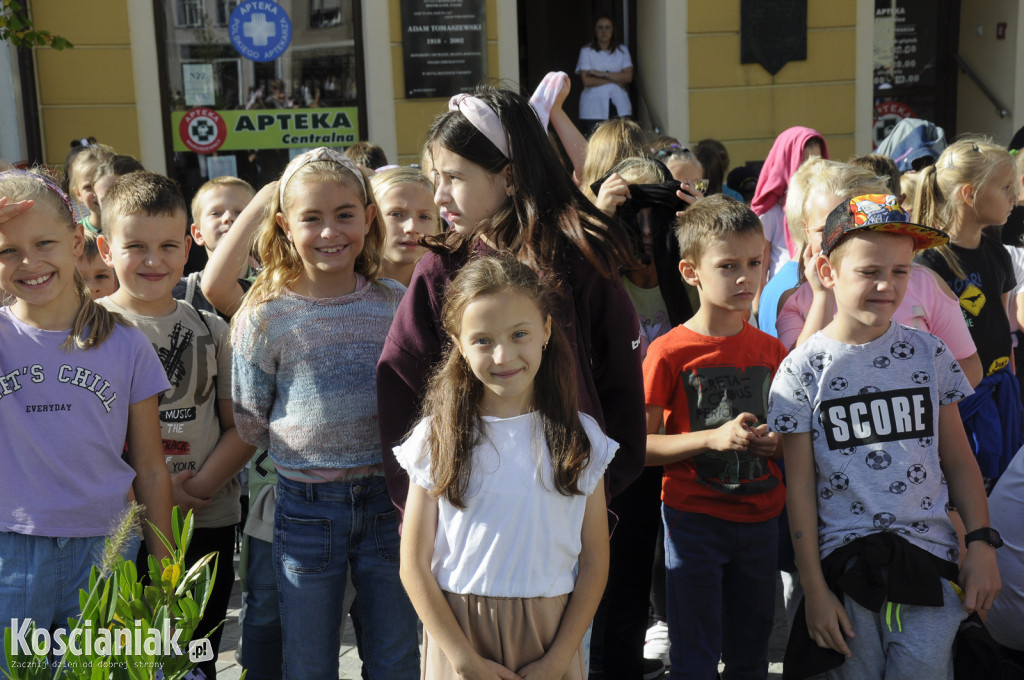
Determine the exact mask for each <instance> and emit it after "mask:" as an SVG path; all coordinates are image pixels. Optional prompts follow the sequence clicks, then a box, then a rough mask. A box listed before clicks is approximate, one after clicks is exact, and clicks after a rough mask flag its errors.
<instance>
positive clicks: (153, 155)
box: [7, 0, 1024, 171]
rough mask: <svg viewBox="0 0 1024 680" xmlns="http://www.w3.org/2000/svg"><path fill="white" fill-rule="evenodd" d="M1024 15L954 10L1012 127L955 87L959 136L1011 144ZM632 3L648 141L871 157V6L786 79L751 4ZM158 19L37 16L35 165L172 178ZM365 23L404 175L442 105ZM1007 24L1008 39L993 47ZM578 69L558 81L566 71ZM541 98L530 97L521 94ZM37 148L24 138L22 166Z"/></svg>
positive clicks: (507, 39) (496, 20) (52, 0)
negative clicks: (92, 156)
mask: <svg viewBox="0 0 1024 680" xmlns="http://www.w3.org/2000/svg"><path fill="white" fill-rule="evenodd" d="M168 1H169V2H170V1H177V2H179V3H180V2H182V0H168ZM766 1H767V0H766ZM189 2H192V3H203V2H208V3H210V5H211V8H210V9H209V11H210V12H211V13H212V6H213V4H214V3H215V2H224V0H189ZM522 2H523V0H520V1H519V2H517V1H516V0H486V3H485V9H486V30H487V40H486V51H487V74H488V76H489V77H490V78H492V79H494V80H503V81H505V82H511V83H519V82H520V66H521V61H522V59H521V56H522V55H520V53H519V49H520V48H519V45H520V34H521V31H529V30H530V26H529V25H521V19H520V17H519V15H518V12H519V8H520V7H522ZM234 4H237V3H234ZM894 4H895V3H894ZM1022 4H1024V0H989V1H988V2H986V3H970V2H963V3H962V5H961V6H960V7H959V15H960V29H959V34H960V40H959V49H960V52H961V54H962V55H963V56H964V57H965V58H966V59H968V60H969V61H970V62H971V63H972V66H973V69H974V70H975V71H976V72H978V74H979V76H980V78H981V80H982V81H986V80H987V85H988V87H989V88H990V89H991V90H992V91H994V92H995V93H996V94H997V95H998V97H999V98H1000V99H1001V100H1002V102H1003V104H1004V106H1003V108H1004V109H1005V110H1006V111H1007V115H1005V116H1000V115H999V112H998V111H997V109H996V107H995V106H994V105H993V103H992V102H990V101H989V100H988V99H987V98H986V97H985V96H984V95H983V94H981V92H980V90H978V89H977V86H976V85H975V84H974V82H973V81H971V80H970V79H968V78H966V76H964V75H962V74H960V75H959V76H958V82H957V88H958V90H957V91H958V99H957V102H956V112H957V121H958V125H957V130H956V131H957V132H964V131H971V132H980V133H988V134H990V135H992V136H994V137H995V138H996V140H997V141H1000V142H1005V141H1007V140H1008V139H1009V137H1010V136H1011V135H1012V134H1013V131H1014V130H1016V129H1017V128H1018V127H1020V126H1021V125H1022V124H1024V115H1022V114H1024V84H1022V83H1024V80H1022V78H1020V77H1019V76H1020V75H1022V74H1024V68H1022V62H1024V41H1022V36H1021V35H1020V33H1021V32H1020V31H1019V30H1018V20H1019V17H1020V16H1021V11H1020V10H1021V6H1022ZM625 5H626V7H627V11H628V13H629V17H630V19H631V20H632V21H633V22H634V23H635V26H634V30H633V35H635V44H630V45H629V47H630V50H631V52H632V54H633V59H634V62H635V64H636V69H635V73H636V82H635V88H634V95H635V98H642V99H643V105H642V106H640V107H637V110H639V111H640V113H639V116H638V117H639V119H640V121H641V123H642V124H645V126H646V127H647V128H648V129H649V130H651V131H652V132H653V130H654V129H655V128H657V130H658V131H659V132H661V133H664V134H672V135H674V136H676V137H678V138H680V139H681V140H683V141H684V142H688V141H691V140H692V141H696V140H698V139H702V138H707V137H711V138H715V139H719V140H721V141H722V142H724V143H725V145H726V147H727V149H728V150H729V152H730V155H731V158H732V164H733V165H734V166H735V165H739V164H742V163H744V162H746V161H757V160H760V159H763V158H764V157H765V155H766V154H767V152H768V150H769V148H770V147H771V144H772V141H773V140H774V138H775V136H776V135H777V134H778V133H779V132H781V131H782V130H784V129H786V128H787V127H790V126H792V125H806V126H809V127H813V128H815V129H817V130H818V131H820V132H821V133H822V134H823V135H824V136H825V138H826V139H827V141H828V145H829V149H830V151H831V155H832V157H833V158H837V159H845V158H848V157H850V156H852V155H854V154H860V153H867V152H869V151H870V150H871V148H872V131H873V130H872V126H873V101H874V98H875V97H876V93H875V91H874V90H873V80H872V70H873V65H874V63H875V57H876V55H875V50H876V46H875V30H876V25H877V19H876V9H877V3H876V1H875V0H808V2H807V58H806V60H803V61H793V62H790V63H788V64H786V65H785V66H784V67H783V68H782V69H781V70H780V71H779V72H778V73H777V74H776V75H775V76H772V75H770V74H769V73H768V72H767V71H766V70H765V69H764V68H763V67H761V66H760V65H758V64H741V63H740V59H739V53H740V8H741V0H718V1H716V2H714V3H706V2H704V3H701V2H690V1H688V0H637V1H636V2H635V3H625ZM982 5H984V6H982ZM232 6H233V5H232ZM159 8H160V2H159V1H158V2H150V1H149V0H90V2H81V1H80V0H35V1H34V2H32V3H31V9H32V13H33V18H34V20H35V23H36V26H37V27H39V28H43V29H45V30H49V31H51V32H53V33H55V34H58V35H62V36H64V37H66V38H68V39H69V40H70V41H71V42H72V43H74V45H75V47H74V49H70V50H65V51H61V52H58V51H54V50H51V49H40V48H37V49H35V50H34V59H35V74H34V78H35V82H31V83H26V82H24V79H23V80H22V82H21V83H20V87H21V88H22V91H25V88H32V89H33V90H34V92H35V94H36V97H37V107H36V111H35V115H36V116H37V117H38V120H39V128H40V133H39V143H40V146H41V149H42V159H40V160H43V161H45V162H46V163H48V164H53V165H59V164H61V163H62V162H63V159H64V157H65V156H66V154H67V151H68V144H69V142H70V140H72V139H75V138H81V137H84V136H88V135H92V136H95V137H96V138H97V139H99V140H100V141H102V142H104V143H107V144H110V145H111V146H113V147H115V148H116V149H117V150H118V151H119V152H121V153H127V154H131V155H133V156H136V157H138V158H139V159H140V160H141V161H142V162H143V164H144V165H145V166H146V167H147V168H151V169H154V170H160V171H166V170H167V168H168V166H169V163H170V161H171V155H172V151H171V149H172V145H171V143H170V138H171V136H172V135H173V134H175V131H173V130H171V129H170V127H171V126H170V123H169V116H168V111H166V110H165V109H166V102H167V101H168V99H169V97H170V96H171V95H170V94H169V93H168V91H167V89H168V86H167V84H166V83H163V82H161V70H160V59H161V56H160V50H161V49H163V46H161V45H160V44H159V41H158V38H157V36H158V35H160V34H161V33H160V29H159V22H160V21H161V20H162V17H161V16H159ZM356 16H358V18H359V22H360V28H361V31H362V55H361V63H362V78H361V83H362V92H361V93H360V94H361V99H360V101H361V102H362V104H361V105H362V106H363V107H364V109H365V111H364V116H363V119H364V120H365V129H361V130H360V135H361V136H362V137H363V138H366V139H370V140H372V141H374V142H376V143H378V144H380V145H381V146H382V147H383V148H384V150H385V151H386V153H387V155H388V157H389V158H390V159H391V160H392V161H393V162H394V161H396V160H397V161H398V162H402V163H408V162H416V161H417V159H418V158H419V156H420V150H421V147H422V143H423V140H424V138H425V135H426V131H427V128H428V127H429V124H430V122H431V120H432V118H433V117H434V116H435V115H437V114H438V113H440V112H443V111H444V110H445V108H446V103H447V99H446V98H436V99H407V98H405V97H404V94H403V93H404V92H405V83H404V73H403V52H402V50H403V46H402V20H401V0H362V2H359V3H358V12H356ZM581 16H586V13H585V12H583V13H581ZM999 24H1003V29H1002V30H1003V32H1004V37H1003V38H997V36H996V33H997V26H998V25H999ZM163 30H164V31H165V32H166V30H167V29H166V27H164V29H163ZM573 67H574V64H553V65H552V67H551V68H552V70H555V69H557V68H561V69H562V70H566V71H570V72H571V71H572V69H573ZM535 85H536V83H525V82H524V83H521V86H522V87H523V88H524V89H526V90H530V89H532V88H533V87H534V86H535ZM579 86H580V83H579V81H578V79H574V87H579ZM19 115H31V113H29V114H25V113H23V112H20V111H19ZM22 128H24V126H22ZM30 146H31V145H30V144H29V142H28V140H24V139H23V140H21V145H20V148H21V150H22V154H23V156H24V155H26V154H27V153H28V149H29V148H30ZM8 148H9V146H8ZM7 153H8V155H10V153H11V152H9V151H8V152H7ZM7 160H12V161H13V160H19V159H17V158H8V159H7Z"/></svg>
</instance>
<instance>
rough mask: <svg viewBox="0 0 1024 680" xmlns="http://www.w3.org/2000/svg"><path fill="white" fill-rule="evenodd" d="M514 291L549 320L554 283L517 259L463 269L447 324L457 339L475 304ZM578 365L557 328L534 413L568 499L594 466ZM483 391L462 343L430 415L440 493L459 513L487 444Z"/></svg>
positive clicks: (440, 379)
mask: <svg viewBox="0 0 1024 680" xmlns="http://www.w3.org/2000/svg"><path fill="white" fill-rule="evenodd" d="M506 291H509V292H514V293H518V294H519V295H523V296H525V297H526V298H528V299H529V300H531V301H532V302H533V303H534V304H535V305H537V308H538V309H539V310H540V313H541V316H543V317H546V318H550V317H551V316H552V312H553V310H554V306H555V300H554V296H555V295H556V293H555V289H554V288H553V286H551V285H548V284H546V283H544V282H542V281H541V280H540V279H539V278H538V277H537V274H535V273H534V272H533V270H532V269H530V268H529V267H528V266H526V265H525V264H523V263H521V262H519V261H517V260H516V259H515V258H513V257H511V256H510V255H503V256H497V257H481V258H477V259H474V260H471V261H470V262H469V263H468V264H467V265H466V266H465V267H463V268H462V271H460V272H459V274H458V276H456V277H455V280H454V281H452V285H451V287H450V288H449V289H448V293H447V295H446V296H445V301H444V306H443V308H442V311H441V323H442V325H443V327H444V330H445V332H446V333H447V334H448V336H449V337H451V338H457V337H458V336H459V333H460V331H461V328H462V316H463V313H464V312H465V311H466V307H468V306H469V304H470V303H471V302H473V301H475V300H478V299H479V298H481V297H485V296H488V295H496V294H498V293H502V292H506ZM575 365H576V364H575V360H574V358H573V354H572V350H571V349H570V347H569V342H568V340H566V338H565V334H564V332H563V331H562V329H561V328H560V327H559V326H558V324H552V326H551V338H550V339H549V341H548V347H547V349H546V350H544V356H543V359H542V360H541V364H540V368H539V369H538V371H537V375H536V377H535V378H534V391H533V399H534V404H533V405H534V408H535V409H536V410H537V413H538V414H539V415H540V419H541V422H542V423H543V424H544V437H545V440H546V441H547V445H548V449H549V451H550V454H551V465H552V468H553V470H554V475H553V477H554V480H553V481H554V485H555V489H556V490H557V491H558V492H559V493H561V494H563V495H566V496H569V495H573V494H581V493H582V492H581V491H580V488H579V480H580V477H581V475H582V474H583V471H584V470H585V469H586V467H587V465H588V463H589V462H590V440H589V439H588V438H587V433H586V432H585V431H584V429H583V424H582V423H581V422H580V415H579V410H578V407H579V405H578V395H577V390H578V388H577V383H576V370H575ZM483 391H484V386H483V384H482V383H481V382H480V380H479V379H477V377H476V376H475V375H474V374H473V371H472V369H471V368H470V366H469V362H467V361H466V360H465V359H464V358H463V357H462V355H461V354H460V353H459V351H458V349H457V348H456V347H455V344H454V343H452V344H450V345H449V347H448V350H447V352H446V353H445V356H444V358H443V359H442V361H441V362H440V363H439V364H438V367H437V368H436V369H435V370H434V373H433V374H432V375H431V377H430V381H429V383H428V384H427V393H426V397H425V399H424V405H423V416H424V417H425V418H426V417H429V418H430V428H429V432H428V436H427V453H428V454H429V456H430V476H431V479H432V480H433V483H434V490H433V492H432V494H433V495H434V496H444V498H445V499H446V500H447V501H448V502H449V503H451V504H452V505H453V506H455V507H456V508H460V509H462V508H465V507H466V504H465V497H466V493H467V490H468V488H469V479H470V473H471V470H472V467H473V449H474V447H475V446H476V445H477V444H478V443H479V442H480V439H481V421H480V410H479V404H480V399H481V397H482V396H483Z"/></svg>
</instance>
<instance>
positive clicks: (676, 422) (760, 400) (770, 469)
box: [644, 324, 787, 522]
mask: <svg viewBox="0 0 1024 680" xmlns="http://www.w3.org/2000/svg"><path fill="white" fill-rule="evenodd" d="M786 354H787V352H786V348H785V347H783V345H782V343H781V342H779V341H778V340H777V339H776V338H773V337H772V336H770V335H768V334H767V333H763V332H761V331H759V330H757V329H756V328H754V327H753V326H751V325H749V324H744V326H743V330H742V331H740V332H739V333H737V334H736V335H733V336H730V337H725V338H716V337H710V336H706V335H700V334H699V333H695V332H693V331H691V330H690V329H689V328H686V327H685V326H677V327H676V328H674V329H672V330H671V331H669V332H668V333H667V334H665V335H663V336H661V337H660V338H657V339H656V340H655V341H654V342H652V343H651V346H650V348H649V349H648V350H647V358H646V360H645V361H644V401H645V403H647V404H648V405H651V406H660V407H662V408H664V409H665V433H666V434H680V433H683V432H700V431H701V430H711V429H714V428H717V427H719V426H720V425H722V424H724V423H726V422H728V421H730V420H732V419H734V418H735V417H736V416H738V415H739V414H740V413H743V412H747V413H752V414H754V415H755V416H757V425H761V424H763V423H764V422H765V416H766V414H767V413H768V392H769V390H770V389H771V384H772V377H773V376H774V375H775V371H776V370H778V367H779V364H780V363H782V360H783V359H784V358H785V357H786ZM661 498H662V501H664V503H665V504H666V505H668V506H669V507H672V508H675V509H676V510H682V511H684V512H699V513H703V514H705V515H711V516H712V517H717V518H719V519H724V520H728V521H732V522H762V521H765V520H768V519H771V518H773V517H777V516H778V515H779V513H780V512H782V507H783V505H784V504H785V502H786V489H785V487H784V486H783V484H782V474H781V473H780V471H779V467H778V465H776V464H775V461H773V460H771V459H769V458H763V457H760V456H755V455H754V454H752V453H748V452H745V451H710V450H709V451H707V452H705V453H701V454H699V455H697V456H694V457H693V458H689V459H687V460H683V461H680V462H678V463H672V464H671V465H666V466H665V476H664V478H663V480H662V494H661Z"/></svg>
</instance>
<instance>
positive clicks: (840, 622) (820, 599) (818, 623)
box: [804, 588, 855, 656]
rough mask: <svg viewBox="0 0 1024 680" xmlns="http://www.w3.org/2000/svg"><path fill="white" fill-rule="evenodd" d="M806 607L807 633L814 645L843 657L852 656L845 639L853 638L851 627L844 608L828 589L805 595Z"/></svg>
mask: <svg viewBox="0 0 1024 680" xmlns="http://www.w3.org/2000/svg"><path fill="white" fill-rule="evenodd" d="M804 601H805V603H806V607H807V632H808V633H809V634H810V636H811V640H813V641H814V644H816V645H818V646H819V647H821V648H823V649H834V650H836V651H837V652H839V653H840V654H842V655H843V656H853V655H852V653H851V652H850V648H849V647H848V646H847V645H846V639H845V638H844V637H843V636H844V635H845V636H846V637H848V638H852V637H855V636H854V633H853V626H852V625H850V619H849V617H848V616H847V615H846V608H845V607H844V606H843V603H842V602H840V601H839V598H837V597H836V596H835V593H833V592H832V591H831V590H829V589H828V588H825V589H824V591H823V592H821V593H819V594H817V595H815V596H813V597H812V596H811V594H810V593H806V594H805V600H804Z"/></svg>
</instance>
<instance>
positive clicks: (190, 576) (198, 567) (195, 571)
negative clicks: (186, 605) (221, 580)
mask: <svg viewBox="0 0 1024 680" xmlns="http://www.w3.org/2000/svg"><path fill="white" fill-rule="evenodd" d="M218 559H219V556H218V555H217V553H209V554H207V555H203V556H202V557H200V558H199V559H198V560H197V561H196V563H195V564H193V565H192V566H191V567H190V568H189V570H188V571H187V572H185V576H183V577H182V579H181V582H180V583H178V587H177V589H176V590H175V591H174V594H175V595H178V596H179V597H180V596H181V595H182V594H183V593H184V592H185V591H186V590H187V589H188V587H189V586H191V585H192V583H193V582H194V581H196V580H197V579H198V578H199V577H200V575H201V574H202V571H203V569H205V568H206V566H207V565H208V564H209V563H210V561H211V560H212V561H213V569H212V572H213V573H214V574H216V573H217V560H218ZM211 578H212V577H211Z"/></svg>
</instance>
